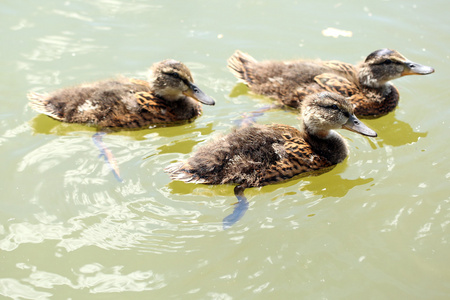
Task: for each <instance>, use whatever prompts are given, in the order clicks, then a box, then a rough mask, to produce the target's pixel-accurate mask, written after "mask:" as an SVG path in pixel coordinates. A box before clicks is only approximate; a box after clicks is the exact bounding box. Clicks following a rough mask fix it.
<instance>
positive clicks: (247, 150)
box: [165, 92, 376, 188]
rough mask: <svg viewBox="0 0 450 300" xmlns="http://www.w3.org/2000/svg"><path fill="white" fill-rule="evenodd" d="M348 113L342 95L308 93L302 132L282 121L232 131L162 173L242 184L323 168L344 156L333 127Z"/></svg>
mask: <svg viewBox="0 0 450 300" xmlns="http://www.w3.org/2000/svg"><path fill="white" fill-rule="evenodd" d="M351 116H353V108H352V106H351V105H350V104H349V103H348V102H347V101H346V100H345V98H344V97H343V96H341V95H338V94H336V93H329V92H324V93H321V94H313V95H309V96H307V97H306V99H305V101H304V103H303V104H302V120H303V121H302V131H299V130H297V129H296V128H294V127H291V126H288V125H281V124H273V125H257V124H255V125H253V126H250V127H241V128H238V129H234V130H233V131H232V132H231V133H230V134H228V135H225V136H221V137H219V138H216V139H215V140H213V141H212V142H210V143H208V144H206V145H204V146H202V147H200V148H199V149H198V151H197V152H195V153H194V154H193V155H192V156H191V157H190V158H189V159H188V160H187V161H186V162H181V163H175V164H172V165H170V166H168V167H167V168H166V169H165V171H166V172H168V173H169V174H170V176H171V178H172V179H173V180H181V181H186V182H194V183H205V184H226V183H234V184H238V185H240V186H241V187H242V188H246V187H253V186H263V185H267V184H270V183H274V182H278V181H283V180H287V179H289V178H292V177H294V176H296V175H299V174H302V173H305V172H310V171H316V170H321V169H324V168H328V167H330V166H333V165H335V164H338V163H340V162H342V161H343V160H344V159H345V157H346V156H347V154H348V148H347V144H346V142H345V140H344V139H343V138H342V137H341V136H340V135H339V134H337V133H336V132H334V131H332V129H333V128H343V127H344V125H346V124H347V123H348V122H349V120H350V119H351V118H352V117H351ZM355 122H356V123H359V121H357V120H356V121H355ZM346 126H347V125H346ZM364 127H365V126H364ZM359 132H360V133H362V132H363V131H359ZM368 134H370V135H372V136H376V134H375V133H374V132H369V133H368Z"/></svg>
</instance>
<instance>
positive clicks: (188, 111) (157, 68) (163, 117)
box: [28, 59, 214, 181]
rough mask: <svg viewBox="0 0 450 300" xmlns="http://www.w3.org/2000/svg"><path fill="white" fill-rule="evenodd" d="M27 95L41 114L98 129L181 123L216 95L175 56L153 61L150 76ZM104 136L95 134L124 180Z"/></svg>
mask: <svg viewBox="0 0 450 300" xmlns="http://www.w3.org/2000/svg"><path fill="white" fill-rule="evenodd" d="M28 98H29V100H30V102H29V104H30V106H31V107H32V108H33V109H34V110H35V111H37V112H39V113H43V114H46V115H48V116H50V117H52V118H53V119H56V120H58V121H62V122H67V123H82V124H87V125H94V126H97V127H99V128H100V129H104V128H110V127H115V128H141V127H145V126H149V125H152V124H170V123H180V122H184V121H189V120H191V119H193V118H195V117H197V116H199V115H200V114H201V112H202V107H201V104H200V103H203V104H207V105H214V99H212V98H211V97H209V96H207V95H206V94H205V93H203V92H202V91H201V90H200V88H198V87H197V85H195V84H194V80H193V78H192V75H191V72H190V71H189V69H188V68H187V67H186V66H185V65H184V64H183V63H181V62H179V61H176V60H173V59H168V60H164V61H161V62H158V63H155V64H154V65H153V66H152V67H151V69H150V74H149V80H148V81H144V80H137V79H131V78H125V77H121V78H117V79H110V80H105V81H99V82H93V83H87V84H82V85H79V86H75V87H69V88H65V89H61V90H57V91H55V92H52V93H50V94H38V93H30V94H28ZM199 102H200V103H199ZM102 136H103V134H102V133H96V134H95V135H94V136H93V141H94V144H95V145H96V146H97V147H98V148H99V150H100V153H101V156H103V157H104V158H105V160H106V162H107V163H108V165H109V167H110V168H111V170H112V172H113V174H114V176H115V177H116V178H117V179H118V180H119V181H122V179H121V177H120V173H119V169H118V166H117V163H116V161H115V158H114V156H113V155H112V153H111V151H110V150H109V149H107V147H106V146H105V144H104V143H103V141H102Z"/></svg>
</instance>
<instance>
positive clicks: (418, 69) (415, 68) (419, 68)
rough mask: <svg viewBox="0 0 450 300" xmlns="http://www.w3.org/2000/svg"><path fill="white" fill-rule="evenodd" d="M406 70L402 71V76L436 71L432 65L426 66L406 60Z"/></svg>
mask: <svg viewBox="0 0 450 300" xmlns="http://www.w3.org/2000/svg"><path fill="white" fill-rule="evenodd" d="M404 65H405V70H404V71H403V72H402V76H406V75H427V74H431V73H433V72H434V69H433V68H432V67H428V66H424V65H421V64H418V63H415V62H412V61H407V62H405V64H404Z"/></svg>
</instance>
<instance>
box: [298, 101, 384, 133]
mask: <svg viewBox="0 0 450 300" xmlns="http://www.w3.org/2000/svg"><path fill="white" fill-rule="evenodd" d="M302 119H303V126H304V127H305V130H306V131H307V132H308V133H309V134H313V135H315V136H318V137H320V138H327V137H328V136H329V135H330V134H331V132H330V130H332V129H340V128H343V129H347V130H350V131H354V132H357V133H359V134H362V135H365V136H370V137H376V136H377V133H376V132H375V131H373V130H372V129H370V128H369V127H367V126H366V125H365V124H364V123H362V122H361V121H360V120H359V119H358V118H357V117H356V116H355V115H354V113H353V106H352V105H351V104H350V103H349V102H348V101H347V100H346V99H345V97H343V96H342V95H340V94H336V93H330V92H322V93H318V94H312V95H310V96H308V97H306V98H305V99H304V100H303V103H302Z"/></svg>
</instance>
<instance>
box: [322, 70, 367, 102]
mask: <svg viewBox="0 0 450 300" xmlns="http://www.w3.org/2000/svg"><path fill="white" fill-rule="evenodd" d="M314 81H315V82H316V83H317V84H318V85H319V86H320V87H322V88H324V89H325V90H327V91H329V92H334V93H339V94H341V95H343V96H345V97H352V96H353V95H356V94H358V93H359V92H360V90H359V88H358V86H357V85H356V84H355V83H353V82H351V81H350V80H348V79H347V78H345V77H342V76H339V75H337V74H332V73H323V74H320V75H317V76H316V77H314Z"/></svg>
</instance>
